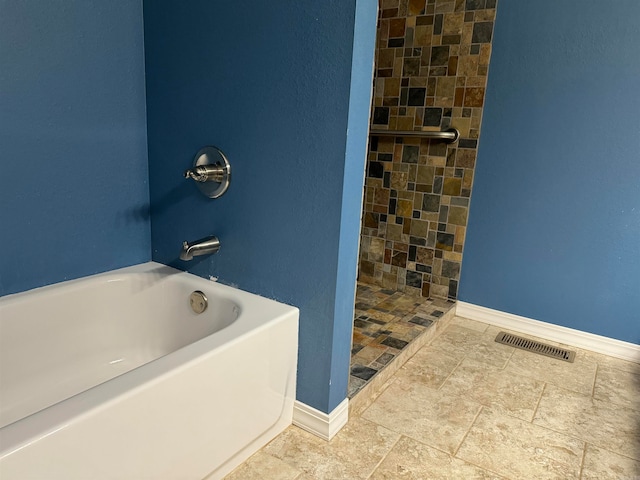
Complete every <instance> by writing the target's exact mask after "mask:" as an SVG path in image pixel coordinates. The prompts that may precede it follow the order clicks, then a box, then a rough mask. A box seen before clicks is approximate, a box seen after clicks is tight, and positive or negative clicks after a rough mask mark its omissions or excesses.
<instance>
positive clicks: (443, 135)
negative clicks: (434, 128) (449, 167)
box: [369, 128, 460, 143]
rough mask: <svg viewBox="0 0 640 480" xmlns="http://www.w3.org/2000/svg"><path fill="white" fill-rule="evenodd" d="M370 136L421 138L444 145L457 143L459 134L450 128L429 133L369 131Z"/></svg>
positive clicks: (416, 131) (419, 131) (415, 131)
mask: <svg viewBox="0 0 640 480" xmlns="http://www.w3.org/2000/svg"><path fill="white" fill-rule="evenodd" d="M369 134H370V135H375V136H377V137H421V138H431V139H434V140H443V141H444V142H445V143H453V142H457V141H458V138H460V132H459V131H458V130H457V129H455V128H450V129H448V130H444V131H442V132H429V131H421V130H369Z"/></svg>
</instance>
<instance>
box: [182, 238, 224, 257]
mask: <svg viewBox="0 0 640 480" xmlns="http://www.w3.org/2000/svg"><path fill="white" fill-rule="evenodd" d="M218 250H220V240H218V237H214V236H213V235H212V236H209V237H205V238H201V239H200V240H196V241H195V242H191V243H189V242H187V241H186V240H185V241H184V242H183V243H182V251H181V252H180V260H184V261H189V260H193V257H197V256H199V255H209V254H212V253H216V252H217V251H218Z"/></svg>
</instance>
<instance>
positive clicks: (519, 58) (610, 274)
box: [460, 0, 640, 343]
mask: <svg viewBox="0 0 640 480" xmlns="http://www.w3.org/2000/svg"><path fill="white" fill-rule="evenodd" d="M639 18H640V3H638V2H637V1H636V0H619V1H616V2H610V3H609V4H608V5H607V7H606V8H602V5H601V4H599V3H596V2H581V1H578V0H566V1H562V2H556V1H552V0H544V1H539V2H502V3H500V7H499V9H498V18H497V20H496V31H495V38H494V53H493V58H492V59H491V75H490V77H489V84H488V90H487V101H486V108H485V118H484V121H483V127H482V129H483V130H482V142H481V145H480V152H479V156H478V166H477V169H476V178H475V184H474V187H473V188H474V192H473V200H472V205H471V215H470V221H469V232H468V236H467V242H466V246H465V258H464V264H463V270H462V278H461V289H460V299H461V300H464V301H466V302H470V303H474V304H478V305H482V306H485V307H490V308H494V309H497V310H502V311H505V312H510V313H515V314H518V315H522V316H525V317H529V318H534V319H537V320H542V321H546V322H551V323H555V324H558V325H562V326H566V327H571V328H575V329H579V330H583V331H587V332H592V333H596V334H600V335H605V336H608V337H613V338H617V339H620V340H626V341H629V342H635V343H640V322H639V321H638V319H639V318H640V317H639V313H638V312H640V161H639V159H640V96H639V95H638V93H637V92H638V84H639V79H640V30H639V29H638V19H639Z"/></svg>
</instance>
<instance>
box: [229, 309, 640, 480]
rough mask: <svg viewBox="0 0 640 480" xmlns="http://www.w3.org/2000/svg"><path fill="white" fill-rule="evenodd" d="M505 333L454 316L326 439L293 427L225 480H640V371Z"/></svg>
mask: <svg viewBox="0 0 640 480" xmlns="http://www.w3.org/2000/svg"><path fill="white" fill-rule="evenodd" d="M498 331H499V329H498V328H496V327H492V326H489V325H486V324H483V323H478V322H474V321H471V320H467V319H464V318H460V317H455V318H453V319H452V320H451V321H450V322H449V324H448V326H446V327H445V328H444V329H443V330H442V333H441V334H440V335H438V336H437V337H436V338H435V339H433V340H432V341H431V343H430V344H428V345H426V346H424V347H422V348H421V349H420V350H419V351H418V352H417V353H416V354H415V355H414V356H413V357H412V358H410V360H409V361H408V362H407V363H406V364H405V365H404V366H403V367H402V368H401V369H400V370H398V371H397V372H396V373H395V374H394V375H393V376H392V377H391V378H389V380H388V381H387V382H386V384H385V386H384V388H383V389H382V393H380V394H379V396H377V398H375V399H374V400H373V401H372V402H371V403H370V404H369V406H368V407H367V408H366V409H364V411H362V413H361V414H359V415H354V414H351V415H350V419H349V423H348V424H347V425H346V426H345V428H344V429H343V430H341V431H340V432H339V433H338V434H337V435H336V436H335V437H334V438H333V439H332V440H331V441H330V442H325V441H323V440H321V439H319V438H317V437H315V436H314V435H311V434H309V433H307V432H305V431H303V430H301V429H299V428H297V427H294V426H292V427H289V428H288V429H287V430H285V431H284V432H283V433H282V434H281V435H279V436H278V437H277V438H275V439H274V440H273V441H272V442H271V443H270V444H268V445H267V446H266V447H264V448H263V449H262V450H260V451H259V452H258V453H256V454H255V455H254V456H253V457H251V458H250V459H249V460H247V461H246V462H245V463H244V464H242V465H241V466H240V467H238V468H237V469H236V470H235V471H234V472H232V473H231V474H230V475H229V476H228V477H227V479H228V480H252V479H261V480H263V479H269V480H281V479H282V480H285V479H290V480H310V479H330V480H338V479H375V480H380V479H489V478H491V479H548V478H549V479H574V478H575V479H578V478H580V479H584V480H587V479H597V480H605V479H636V480H638V479H640V365H638V364H635V363H631V362H626V361H623V360H618V359H615V358H611V357H607V356H604V355H600V354H596V353H593V352H588V351H584V350H577V355H576V360H575V363H566V362H561V361H559V360H554V359H551V358H548V357H543V356H539V355H536V354H533V353H529V352H526V351H522V350H516V349H514V348H512V347H509V346H505V345H501V344H497V343H495V342H494V338H495V336H496V335H497V333H498ZM547 343H550V342H547ZM376 393H377V392H376ZM368 394H370V392H369V389H368V388H365V389H364V390H362V391H361V392H360V393H359V394H357V395H356V398H358V397H360V396H362V395H368Z"/></svg>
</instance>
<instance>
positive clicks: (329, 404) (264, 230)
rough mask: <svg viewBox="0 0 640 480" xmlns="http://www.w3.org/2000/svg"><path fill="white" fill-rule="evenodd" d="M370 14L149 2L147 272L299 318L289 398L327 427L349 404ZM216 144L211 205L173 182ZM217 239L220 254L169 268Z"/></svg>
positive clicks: (358, 6)
mask: <svg viewBox="0 0 640 480" xmlns="http://www.w3.org/2000/svg"><path fill="white" fill-rule="evenodd" d="M376 8H377V2H376V1H375V0H361V1H358V2H356V1H355V0H352V1H349V2H345V1H343V0H331V1H326V2H315V1H311V0H306V1H295V2H293V1H292V2H287V5H286V8H285V7H284V6H279V7H277V8H276V7H274V5H273V4H272V3H269V2H260V1H257V0H244V1H239V2H231V1H227V2H210V1H206V0H199V1H192V2H188V3H184V2H177V1H175V0H149V1H146V2H145V3H144V18H145V54H146V72H147V112H148V148H149V162H150V172H149V173H150V190H151V213H152V245H153V259H154V260H156V261H159V262H162V263H166V264H170V265H173V266H175V267H177V268H181V269H187V270H188V271H190V272H192V273H195V274H197V275H201V276H204V277H208V276H216V277H219V279H220V281H222V282H224V283H227V284H233V285H237V286H239V287H240V288H242V289H245V290H248V291H251V292H255V293H258V294H261V295H264V296H267V297H271V298H275V299H277V300H280V301H283V302H286V303H289V304H293V305H296V306H298V307H299V308H300V349H299V352H300V353H299V367H298V393H297V397H298V400H300V401H302V402H304V403H306V404H308V405H311V406H313V407H315V408H317V409H319V410H322V411H324V412H329V411H331V410H332V409H333V408H335V406H336V405H337V404H338V403H339V402H340V401H342V400H343V399H344V398H345V397H346V391H347V380H348V375H349V350H350V346H351V323H352V321H353V318H352V313H353V298H354V289H355V272H356V263H357V244H358V228H359V217H360V202H361V200H362V185H363V174H364V162H365V156H366V133H367V124H368V122H367V120H368V111H369V102H370V89H371V78H372V66H373V51H374V43H375V17H376ZM354 28H355V31H356V32H357V35H355V38H354ZM354 48H355V51H356V53H357V55H356V58H354V56H353V51H354ZM210 144H213V145H216V146H218V147H219V148H220V149H222V150H223V151H224V152H225V153H226V154H227V156H228V157H229V159H230V161H231V165H232V169H233V180H232V184H231V187H230V189H229V191H228V192H227V193H226V194H225V196H223V197H221V198H219V199H217V200H211V199H208V198H206V197H204V196H202V195H201V194H200V193H199V192H198V191H197V190H196V187H195V186H194V185H193V184H192V182H191V181H187V180H185V179H183V178H182V172H183V171H184V170H185V169H186V168H188V167H190V166H191V163H192V160H193V156H194V154H195V153H196V151H197V150H198V149H199V148H201V147H202V146H204V145H210ZM211 234H215V235H217V236H218V237H219V238H220V241H221V243H222V248H221V250H220V252H219V253H218V254H216V255H214V256H207V257H197V258H196V259H194V260H193V261H191V262H182V261H180V260H179V259H178V255H179V252H180V247H181V244H182V241H183V240H195V239H197V238H200V237H203V236H206V235H211ZM276 341H277V340H276ZM256 361H259V359H256Z"/></svg>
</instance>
